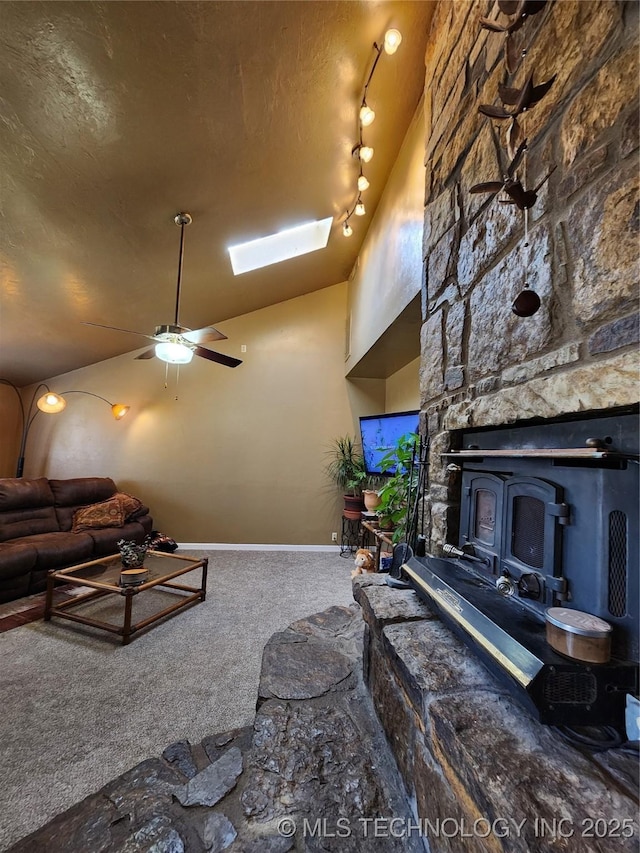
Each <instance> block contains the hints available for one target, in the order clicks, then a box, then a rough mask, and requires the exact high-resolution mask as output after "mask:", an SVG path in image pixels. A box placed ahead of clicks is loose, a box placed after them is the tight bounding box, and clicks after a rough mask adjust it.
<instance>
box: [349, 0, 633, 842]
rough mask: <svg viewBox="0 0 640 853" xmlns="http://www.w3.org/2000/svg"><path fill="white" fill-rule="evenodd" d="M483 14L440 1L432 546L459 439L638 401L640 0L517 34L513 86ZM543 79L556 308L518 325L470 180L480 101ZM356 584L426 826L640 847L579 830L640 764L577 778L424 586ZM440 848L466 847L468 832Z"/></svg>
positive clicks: (514, 240)
mask: <svg viewBox="0 0 640 853" xmlns="http://www.w3.org/2000/svg"><path fill="white" fill-rule="evenodd" d="M483 15H484V16H487V17H489V18H492V19H499V20H500V21H502V22H504V17H503V16H502V15H501V13H499V10H498V7H497V3H496V2H493V0H472V2H457V0H442V2H440V3H438V6H437V8H436V10H435V14H434V18H433V21H432V25H431V32H430V35H429V39H428V47H427V53H426V62H425V64H426V78H425V132H426V139H425V166H426V189H425V219H424V238H423V257H424V265H423V283H422V319H423V325H422V330H421V361H420V389H421V432H422V434H423V436H428V438H429V441H430V451H429V489H428V493H427V496H426V497H427V500H426V502H425V510H426V511H425V526H424V530H423V533H424V534H425V536H426V539H427V550H428V551H429V552H431V553H432V554H441V553H442V552H441V549H442V545H443V544H444V543H446V542H450V543H455V544H457V542H458V539H457V533H458V524H459V509H460V507H459V501H460V497H459V489H460V478H459V475H458V474H457V473H456V472H453V471H450V470H448V469H447V464H448V462H449V461H450V460H448V459H447V458H446V457H443V455H442V454H444V453H447V452H449V451H450V450H452V449H456V448H457V447H459V439H460V431H462V430H466V429H470V428H473V429H477V428H482V427H500V426H504V425H512V424H515V425H518V424H520V423H522V424H528V423H532V422H536V423H540V422H541V421H544V420H549V421H553V420H562V419H565V418H567V417H576V416H580V417H587V416H589V415H590V414H605V413H612V414H613V413H615V412H616V411H617V410H621V409H623V408H625V407H629V406H634V405H637V403H638V354H637V344H638V340H639V323H638V227H639V216H638V211H639V210H640V200H639V195H638V142H639V134H638V107H637V105H638V8H637V4H629V3H623V2H602V0H586V2H579V0H563V2H549V3H547V5H546V7H545V9H544V10H543V11H542V12H541V13H540V14H538V15H536V16H534V17H532V18H530V19H529V20H528V21H527V22H526V23H525V25H524V26H523V27H522V28H521V29H520V30H519V31H518V32H517V33H516V34H514V35H512V36H511V38H512V39H516V40H517V45H518V48H519V49H521V50H523V51H524V50H526V67H525V66H524V65H523V64H522V63H521V65H520V67H519V68H518V69H517V71H516V73H515V75H513V77H512V78H510V79H508V78H507V77H506V73H505V68H504V58H503V46H504V45H503V38H504V37H503V36H502V35H499V34H496V33H491V32H488V31H487V30H484V29H481V27H480V25H479V19H480V17H481V16H483ZM531 72H533V73H534V79H535V82H536V83H539V82H541V81H544V80H548V79H549V78H550V77H551V76H552V75H554V74H555V75H557V76H556V79H555V82H554V83H553V85H552V87H551V89H550V91H549V93H548V94H547V96H545V98H544V99H543V100H542V101H541V102H540V103H538V104H537V105H535V106H534V107H533V108H532V110H531V111H530V112H529V113H528V114H526V115H525V116H523V117H522V120H523V127H524V135H525V136H526V137H527V140H528V153H527V180H526V185H527V186H534V185H535V184H537V183H538V182H539V180H541V178H542V177H543V176H544V175H545V174H546V173H547V172H548V171H549V170H550V169H551V167H553V166H555V171H554V172H553V174H552V175H551V178H550V180H549V181H548V182H547V183H546V184H545V185H544V187H543V188H542V190H541V191H540V193H539V197H538V201H537V203H536V205H535V206H534V207H533V208H532V210H531V211H530V212H529V242H530V247H531V248H530V263H529V268H528V272H527V275H526V280H527V281H528V283H529V285H530V286H531V287H532V288H533V289H534V290H535V291H536V292H537V293H538V295H539V296H540V298H541V302H542V305H541V308H540V310H539V312H538V313H537V314H535V315H534V316H532V317H530V318H520V317H517V316H516V315H514V314H513V313H512V311H511V302H512V301H513V299H514V297H515V296H516V295H517V293H518V292H519V291H520V290H521V289H522V285H523V282H524V280H525V274H524V271H523V265H522V259H523V255H522V247H521V244H522V241H523V233H524V221H523V214H522V212H520V211H518V210H517V209H516V208H515V206H513V205H505V204H500V203H499V201H498V200H497V199H496V198H495V197H488V196H486V195H474V194H471V193H469V188H470V187H471V186H472V185H473V184H475V183H479V182H482V181H488V180H495V179H496V177H497V176H498V175H499V167H498V166H497V162H496V152H495V148H494V144H493V140H492V135H491V132H490V127H489V119H487V118H486V117H484V116H482V115H480V114H479V113H478V110H477V108H478V105H479V104H497V103H499V98H498V84H499V83H507V85H511V86H517V87H519V86H521V85H522V84H523V83H524V80H525V79H526V76H527V75H528V74H529V73H531ZM505 125H506V123H503V125H502V127H500V126H499V125H498V123H496V130H498V132H503V131H504V130H505ZM503 141H504V137H503ZM355 590H356V600H358V601H359V603H360V604H361V605H362V607H363V614H364V618H365V621H366V623H367V641H366V643H365V673H366V675H367V679H368V683H369V687H370V690H371V693H372V696H373V700H374V705H375V707H376V711H377V714H378V716H379V718H380V719H381V721H382V723H383V726H384V728H385V731H386V733H387V737H388V739H389V742H390V743H391V745H392V749H393V751H394V754H395V756H396V760H397V761H398V765H399V768H400V772H401V775H402V776H403V779H404V781H405V785H406V787H407V790H408V791H409V792H410V793H411V795H412V796H413V797H414V802H415V805H416V811H417V813H418V814H419V815H421V816H423V817H427V816H428V817H430V818H433V819H436V818H438V817H440V818H444V817H447V816H452V817H457V818H462V817H465V818H466V819H467V820H471V822H473V820H474V819H475V818H481V817H487V816H488V815H491V816H493V817H499V816H503V817H506V818H509V817H516V815H517V814H518V813H522V814H523V816H524V814H526V815H527V818H528V820H529V819H531V820H532V821H535V818H536V817H538V818H544V817H545V816H546V817H551V816H552V814H555V817H556V818H560V817H561V815H563V816H565V817H567V818H571V821H573V820H574V819H576V823H575V824H572V829H573V830H574V831H573V833H572V837H570V838H565V839H559V838H558V837H555V838H549V837H547V838H544V837H541V836H540V835H539V834H538V833H536V832H535V831H533V834H532V835H530V836H529V837H528V838H527V840H522V839H518V840H517V842H516V840H515V839H514V838H513V837H512V838H511V839H510V840H508V839H504V840H500V839H498V838H497V837H496V836H495V834H492V835H491V837H488V838H485V839H480V838H478V837H473V838H470V839H467V840H466V841H465V844H464V849H465V850H468V851H476V850H479V851H480V850H482V851H486V850H510V851H511V850H520V849H522V850H548V849H563V850H574V849H575V850H580V851H582V850H598V851H604V850H610V849H611V850H614V849H615V850H622V849H625V844H629V845H630V847H629V849H636V848H637V838H633V839H631V841H626V842H624V841H622V840H621V839H614V838H612V837H607V838H604V839H594V838H591V839H588V838H585V837H581V830H582V827H581V826H579V823H580V821H581V820H583V819H588V818H589V817H593V818H603V817H606V814H607V813H609V810H610V809H612V811H611V814H612V815H613V816H615V817H624V816H627V815H626V814H625V815H623V814H622V811H624V809H622V808H621V807H620V806H621V801H619V800H618V799H617V798H618V797H619V796H620V795H621V793H622V792H623V791H626V793H625V796H630V798H631V799H630V800H629V801H628V802H627V805H630V804H631V802H635V803H637V797H638V778H637V762H636V764H635V765H634V764H633V763H632V764H631V765H627V770H629V768H631V772H630V774H629V775H627V776H626V780H625V783H624V784H623V783H622V782H621V779H622V776H624V775H625V774H624V772H622V776H621V774H620V770H621V768H622V767H623V765H624V764H625V761H626V759H625V758H624V757H622V756H615V755H613V754H612V753H606V755H608V756H609V757H608V758H607V759H597V761H596V763H597V762H598V761H599V762H600V764H601V765H602V764H603V763H604V764H605V765H606V764H607V762H608V768H606V769H605V771H604V775H605V777H606V779H607V781H604V782H603V779H602V776H600V775H599V772H598V771H596V772H595V775H594V772H593V770H594V765H593V764H590V763H589V764H587V765H584V764H583V765H581V766H580V767H578V765H576V764H575V763H574V758H575V755H572V754H571V753H572V752H573V751H572V750H565V749H564V748H562V747H561V746H559V745H558V743H557V742H554V736H553V734H552V732H551V730H549V729H547V728H545V727H543V726H539V725H538V724H537V723H534V722H533V721H532V720H530V719H529V718H528V716H527V715H526V714H523V713H522V712H521V711H519V710H518V709H517V708H515V707H514V706H513V705H512V703H511V700H509V699H508V698H506V697H505V696H503V695H500V691H498V692H497V693H496V692H495V688H496V685H495V683H494V682H493V680H492V679H491V678H489V677H488V676H487V674H486V673H485V672H484V670H482V667H480V666H479V664H477V663H476V661H475V659H474V657H473V655H472V654H471V653H470V652H469V651H468V650H466V649H464V647H462V646H461V644H460V643H459V641H458V640H457V639H456V638H455V637H454V636H453V635H452V634H451V633H450V632H449V631H448V629H446V628H445V627H444V626H443V625H442V624H441V623H440V622H439V621H438V620H437V619H434V618H433V614H431V613H430V611H429V609H428V608H426V606H424V605H420V606H419V607H418V606H417V605H416V603H415V600H414V599H415V598H416V597H415V593H414V592H413V591H411V592H407V593H400V592H397V591H396V592H395V593H394V599H393V601H391V600H390V599H389V598H388V594H387V592H386V590H384V589H383V588H381V587H379V586H378V585H377V584H376V583H374V582H369V581H367V580H363V581H361V582H360V584H359V585H357V584H356V585H355ZM403 596H404V599H403ZM421 608H424V609H421ZM591 760H592V759H589V762H590V761H591ZM633 761H634V760H633V759H632V762H633ZM611 772H612V774H613V775H610V774H611ZM598 777H599V778H598ZM616 777H617V778H616ZM592 783H593V784H595V788H593V787H592ZM625 785H626V788H625ZM596 789H598V790H599V792H600V793H595V791H596ZM636 808H637V806H635V805H634V806H633V807H632V811H633V813H634V814H635V809H636ZM556 809H557V811H556ZM501 810H502V812H504V815H500V814H499V812H500V811H501ZM579 816H580V817H579ZM568 825H569V824H567V826H568ZM532 826H534V824H533V823H532V824H531V825H530V826H529V829H531V827H532ZM634 832H635V830H634ZM432 849H433V850H438V851H440V850H443V851H444V850H451V851H455V850H459V849H461V846H460V838H459V837H452V838H451V839H449V840H447V839H443V838H441V839H439V840H438V841H437V842H436V843H432Z"/></svg>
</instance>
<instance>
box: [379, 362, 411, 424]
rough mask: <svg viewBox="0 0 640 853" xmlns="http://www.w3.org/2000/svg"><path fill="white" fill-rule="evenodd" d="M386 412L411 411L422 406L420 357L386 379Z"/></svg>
mask: <svg viewBox="0 0 640 853" xmlns="http://www.w3.org/2000/svg"><path fill="white" fill-rule="evenodd" d="M384 406H385V408H384V410H385V412H410V411H413V410H414V409H419V408H420V358H419V357H418V358H416V359H414V360H413V361H410V362H409V364H407V365H406V366H405V367H403V368H402V369H401V370H398V371H397V372H396V373H394V374H393V375H392V376H390V377H389V378H388V379H387V381H386V389H385V403H384Z"/></svg>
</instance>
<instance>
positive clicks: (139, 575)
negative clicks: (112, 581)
mask: <svg viewBox="0 0 640 853" xmlns="http://www.w3.org/2000/svg"><path fill="white" fill-rule="evenodd" d="M148 580H149V569H145V568H144V566H141V567H140V568H137V569H123V570H122V571H121V572H120V586H140V584H142V583H145V581H148Z"/></svg>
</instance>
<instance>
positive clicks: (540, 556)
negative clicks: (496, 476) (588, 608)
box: [502, 477, 566, 605]
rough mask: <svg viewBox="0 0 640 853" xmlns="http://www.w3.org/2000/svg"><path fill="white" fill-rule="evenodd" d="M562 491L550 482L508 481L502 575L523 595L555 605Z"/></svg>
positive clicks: (532, 480) (560, 548) (564, 508)
mask: <svg viewBox="0 0 640 853" xmlns="http://www.w3.org/2000/svg"><path fill="white" fill-rule="evenodd" d="M565 510H566V507H565V504H563V503H562V489H561V488H560V487H559V486H556V485H555V484H554V483H550V482H548V481H547V480H541V479H538V478H534V477H511V478H510V479H509V480H507V481H506V482H505V500H504V532H505V537H504V553H503V559H502V571H503V573H505V574H507V575H509V576H510V577H512V578H513V579H514V580H515V581H516V583H517V585H518V591H519V594H520V596H522V597H523V598H529V599H533V600H537V601H538V602H539V603H540V604H544V603H546V604H547V605H550V604H553V603H554V601H553V591H554V590H556V589H560V588H561V584H558V582H557V581H556V580H555V579H556V578H559V577H560V576H561V574H562V563H561V560H562V527H561V526H560V524H559V522H560V520H561V519H562V520H563V521H564V520H565V518H564V517H565Z"/></svg>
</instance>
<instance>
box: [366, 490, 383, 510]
mask: <svg viewBox="0 0 640 853" xmlns="http://www.w3.org/2000/svg"><path fill="white" fill-rule="evenodd" d="M362 495H363V497H364V505H365V506H366V508H367V510H368V512H374V511H375V510H376V509H377V508H378V507H379V506H380V504H381V502H382V499H381V497H380V495H379V494H378V493H377V492H374V491H373V489H365V490H364V492H363V493H362Z"/></svg>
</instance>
